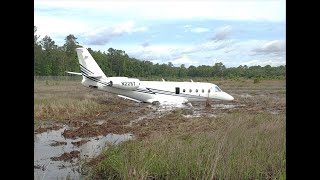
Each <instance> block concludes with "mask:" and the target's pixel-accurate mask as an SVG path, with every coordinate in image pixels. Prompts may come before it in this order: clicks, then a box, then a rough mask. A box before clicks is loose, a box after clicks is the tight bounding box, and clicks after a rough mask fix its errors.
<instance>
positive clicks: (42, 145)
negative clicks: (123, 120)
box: [34, 126, 133, 179]
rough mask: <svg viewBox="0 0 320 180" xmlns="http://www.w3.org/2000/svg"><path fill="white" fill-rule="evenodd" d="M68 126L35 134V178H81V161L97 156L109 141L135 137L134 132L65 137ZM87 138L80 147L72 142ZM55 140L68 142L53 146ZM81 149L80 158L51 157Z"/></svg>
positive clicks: (118, 141)
mask: <svg viewBox="0 0 320 180" xmlns="http://www.w3.org/2000/svg"><path fill="white" fill-rule="evenodd" d="M67 128H68V127H67V126H65V127H63V128H62V129H59V130H53V131H49V132H44V133H41V134H35V135H34V166H37V167H38V168H34V178H35V179H65V178H67V177H70V178H73V179H81V178H82V176H81V173H80V166H81V161H82V162H83V161H86V160H88V158H92V157H95V156H97V155H99V153H100V152H101V151H102V150H103V149H104V148H105V147H106V145H107V144H108V143H111V144H118V143H120V142H122V141H126V140H130V139H132V138H133V136H132V134H122V135H118V134H108V135H107V136H98V137H93V138H78V139H65V138H64V137H63V136H62V133H63V131H64V130H65V129H67ZM81 140H86V141H88V142H86V143H84V144H82V145H80V146H79V147H78V146H76V145H74V144H72V142H78V141H81ZM55 142H66V143H67V144H62V145H60V146H51V145H50V144H52V143H55ZM71 151H79V152H80V155H79V158H75V159H72V161H71V162H69V161H66V162H65V161H53V160H51V159H50V158H51V157H59V156H61V155H62V154H63V153H65V152H66V153H69V152H71Z"/></svg>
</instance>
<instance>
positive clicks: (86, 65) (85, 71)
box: [67, 48, 107, 80]
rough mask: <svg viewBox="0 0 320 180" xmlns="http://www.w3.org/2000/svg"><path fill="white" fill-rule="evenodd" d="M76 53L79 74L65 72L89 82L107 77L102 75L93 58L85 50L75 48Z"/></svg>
mask: <svg viewBox="0 0 320 180" xmlns="http://www.w3.org/2000/svg"><path fill="white" fill-rule="evenodd" d="M76 51H77V55H78V60H79V64H80V71H81V73H77V72H70V71H67V73H69V74H75V75H82V76H83V78H84V79H86V78H87V79H91V80H96V79H100V78H103V79H104V78H107V76H106V75H105V74H104V73H103V71H102V70H101V69H100V67H99V65H98V64H97V62H96V61H95V60H94V59H93V57H92V56H91V54H90V53H89V51H88V50H87V49H86V48H77V49H76Z"/></svg>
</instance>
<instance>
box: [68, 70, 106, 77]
mask: <svg viewBox="0 0 320 180" xmlns="http://www.w3.org/2000/svg"><path fill="white" fill-rule="evenodd" d="M66 73H68V74H74V75H79V76H82V73H78V72H70V71H66ZM88 76H89V77H93V78H102V76H100V75H94V74H93V75H88Z"/></svg>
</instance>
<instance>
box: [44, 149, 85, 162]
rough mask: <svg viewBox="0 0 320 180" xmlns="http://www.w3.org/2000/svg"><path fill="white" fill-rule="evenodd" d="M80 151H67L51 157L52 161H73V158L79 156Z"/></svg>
mask: <svg viewBox="0 0 320 180" xmlns="http://www.w3.org/2000/svg"><path fill="white" fill-rule="evenodd" d="M79 155H80V151H71V152H70V153H68V152H65V153H63V154H62V155H61V156H59V157H51V158H50V159H51V160H52V161H72V159H73V158H78V157H79Z"/></svg>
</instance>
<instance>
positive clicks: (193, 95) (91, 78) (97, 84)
mask: <svg viewBox="0 0 320 180" xmlns="http://www.w3.org/2000/svg"><path fill="white" fill-rule="evenodd" d="M76 51H77V55H78V59H79V63H80V70H81V73H77V72H69V71H67V73H69V74H75V75H82V77H83V78H82V81H81V83H82V85H84V86H86V87H89V88H93V89H98V90H102V91H106V92H110V93H114V94H117V95H118V96H119V97H122V98H125V99H129V100H133V101H136V102H147V103H152V104H157V105H158V104H166V103H172V102H174V103H183V104H186V103H190V102H193V101H206V100H208V99H217V100H226V101H231V100H233V99H234V98H233V97H232V96H231V95H229V94H228V93H226V92H223V91H222V90H221V89H220V88H219V87H218V86H217V85H215V84H212V83H202V82H193V81H191V82H166V81H164V80H162V81H140V80H139V79H136V78H128V77H107V76H106V75H105V74H104V73H103V71H102V70H101V69H100V67H99V66H98V64H97V63H96V61H95V60H94V59H93V57H92V56H91V54H90V53H89V51H88V50H87V49H86V48H77V49H76Z"/></svg>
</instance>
